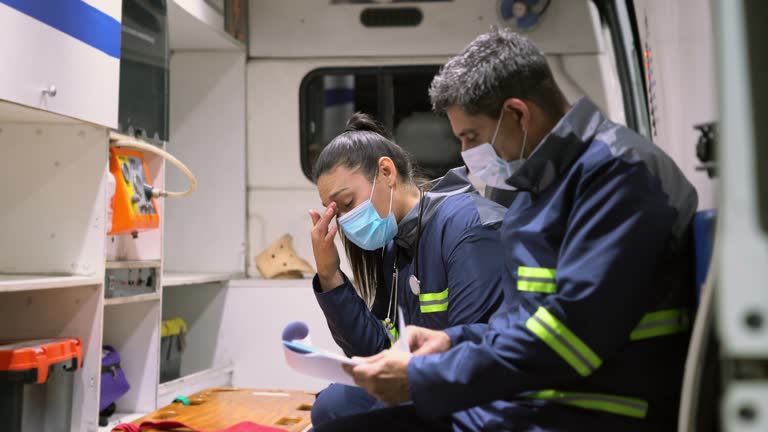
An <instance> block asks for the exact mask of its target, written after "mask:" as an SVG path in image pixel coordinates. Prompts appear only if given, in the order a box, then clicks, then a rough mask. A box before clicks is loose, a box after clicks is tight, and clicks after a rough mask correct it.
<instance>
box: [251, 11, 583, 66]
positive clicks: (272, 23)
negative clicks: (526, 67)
mask: <svg viewBox="0 0 768 432" xmlns="http://www.w3.org/2000/svg"><path fill="white" fill-rule="evenodd" d="M330 3H331V1H330V0H283V1H275V0H252V1H251V2H250V4H249V7H250V15H251V21H250V24H251V26H250V44H249V51H250V55H251V57H260V58H262V57H299V58H307V57H340V56H341V57H364V56H380V57H381V56H416V57H424V56H434V55H446V56H449V55H453V54H456V53H457V52H459V51H460V50H461V49H462V48H464V46H466V44H467V43H468V42H469V41H471V40H472V39H474V38H475V36H477V35H478V34H480V33H483V32H486V31H488V29H489V28H490V26H491V25H497V26H500V27H509V26H510V25H509V24H508V23H507V22H504V21H502V20H501V19H500V17H499V14H498V7H499V6H498V4H499V2H498V0H452V1H450V2H431V3H422V4H418V5H414V4H409V5H394V6H395V7H403V6H406V7H413V6H417V7H418V8H419V9H420V10H421V11H422V13H423V20H422V22H421V24H420V25H418V26H415V27H390V28H368V27H365V26H363V25H362V23H361V22H360V12H361V11H362V10H363V9H366V8H369V7H388V6H387V5H375V4H374V5H371V4H368V5H361V4H345V5H332V4H330ZM593 10H594V5H593V4H592V2H591V1H589V0H553V1H552V3H551V4H550V6H549V8H548V10H547V11H546V13H545V14H544V15H543V17H542V19H541V21H540V22H539V23H538V25H537V27H536V28H535V29H534V30H533V31H531V32H529V33H528V35H529V36H530V37H531V39H533V40H534V41H535V42H536V44H537V45H538V46H539V47H540V48H541V49H542V50H543V51H544V52H546V53H548V54H562V53H569V54H576V53H580V54H584V53H592V52H595V50H596V49H597V42H596V32H595V30H594V29H593V26H592V24H593V20H594V19H595V15H594V12H593Z"/></svg>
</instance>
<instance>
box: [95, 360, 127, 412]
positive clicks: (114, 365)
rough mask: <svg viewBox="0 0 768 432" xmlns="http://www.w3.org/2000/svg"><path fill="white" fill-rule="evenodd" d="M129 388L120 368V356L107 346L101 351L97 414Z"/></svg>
mask: <svg viewBox="0 0 768 432" xmlns="http://www.w3.org/2000/svg"><path fill="white" fill-rule="evenodd" d="M130 388H131V386H130V385H128V380H126V379H125V374H124V373H123V370H122V369H121V368H120V354H118V353H117V351H115V349H114V348H113V347H111V346H109V345H104V346H103V347H102V350H101V399H100V402H99V412H101V411H104V410H105V409H106V408H107V407H108V406H110V405H111V404H112V403H113V402H114V401H116V400H118V399H119V398H120V396H122V395H124V394H126V393H128V390H129V389H130Z"/></svg>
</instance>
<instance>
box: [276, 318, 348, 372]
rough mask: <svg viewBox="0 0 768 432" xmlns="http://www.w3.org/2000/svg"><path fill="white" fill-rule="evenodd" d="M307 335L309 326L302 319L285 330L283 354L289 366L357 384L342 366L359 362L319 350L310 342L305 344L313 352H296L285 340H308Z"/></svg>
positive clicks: (297, 370) (298, 370) (299, 370)
mask: <svg viewBox="0 0 768 432" xmlns="http://www.w3.org/2000/svg"><path fill="white" fill-rule="evenodd" d="M307 336H309V328H308V327H307V325H306V324H305V323H303V322H301V321H295V322H292V323H290V324H288V325H287V326H286V327H285V329H284V330H283V354H284V355H285V362H286V363H287V364H288V366H290V367H291V368H292V369H293V370H295V371H296V372H300V373H303V374H304V375H309V376H312V377H315V378H320V379H325V380H329V381H333V382H338V383H341V384H347V385H351V386H354V385H356V384H355V382H354V381H353V380H352V377H351V376H349V374H347V373H346V372H344V369H342V368H341V366H342V365H345V364H347V365H353V366H354V365H356V364H357V362H354V361H352V360H351V359H349V358H347V357H344V356H341V355H338V354H334V353H331V352H327V351H322V350H318V349H316V348H314V347H312V346H311V345H308V344H303V345H305V346H307V347H309V348H311V349H312V350H313V352H312V353H300V352H296V351H294V350H293V349H291V348H289V347H288V346H286V344H285V342H300V341H302V340H306V338H307Z"/></svg>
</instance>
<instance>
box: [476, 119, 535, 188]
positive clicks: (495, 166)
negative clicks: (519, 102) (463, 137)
mask: <svg viewBox="0 0 768 432" xmlns="http://www.w3.org/2000/svg"><path fill="white" fill-rule="evenodd" d="M502 118H504V110H502V111H501V115H499V121H498V122H496V130H495V131H494V132H493V138H491V142H490V143H485V144H480V145H479V146H477V147H473V148H471V149H469V150H466V151H463V152H461V157H462V159H464V163H465V164H466V165H467V168H469V172H471V173H472V174H473V175H474V176H476V177H477V178H479V179H480V180H482V181H483V182H484V183H485V184H487V185H488V186H491V187H495V188H497V189H505V190H515V188H514V187H513V186H510V185H508V184H507V179H508V178H510V177H512V174H514V173H515V172H516V171H517V170H518V168H520V166H521V165H522V164H524V163H525V159H523V155H524V154H525V144H526V141H527V140H528V130H527V129H523V148H522V150H521V151H520V158H519V159H518V160H513V161H511V162H507V161H505V160H504V159H502V158H501V157H499V155H498V154H497V153H496V149H495V148H494V147H493V144H494V142H495V141H496V135H498V133H499V126H501V119H502Z"/></svg>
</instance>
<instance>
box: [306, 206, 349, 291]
mask: <svg viewBox="0 0 768 432" xmlns="http://www.w3.org/2000/svg"><path fill="white" fill-rule="evenodd" d="M335 214H336V203H334V202H332V203H331V204H330V205H329V206H328V207H327V208H326V209H325V212H324V213H323V214H322V215H320V213H318V212H316V211H315V210H310V211H309V217H310V218H312V250H313V252H314V254H315V264H316V265H317V277H318V278H319V279H320V288H321V289H322V290H323V291H330V290H332V289H334V288H336V287H338V286H340V285H342V284H343V283H344V278H343V277H342V276H341V270H339V267H340V266H341V260H340V259H339V251H338V249H336V243H334V239H335V238H336V233H338V232H339V228H338V226H337V225H331V219H333V216H334V215H335Z"/></svg>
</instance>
